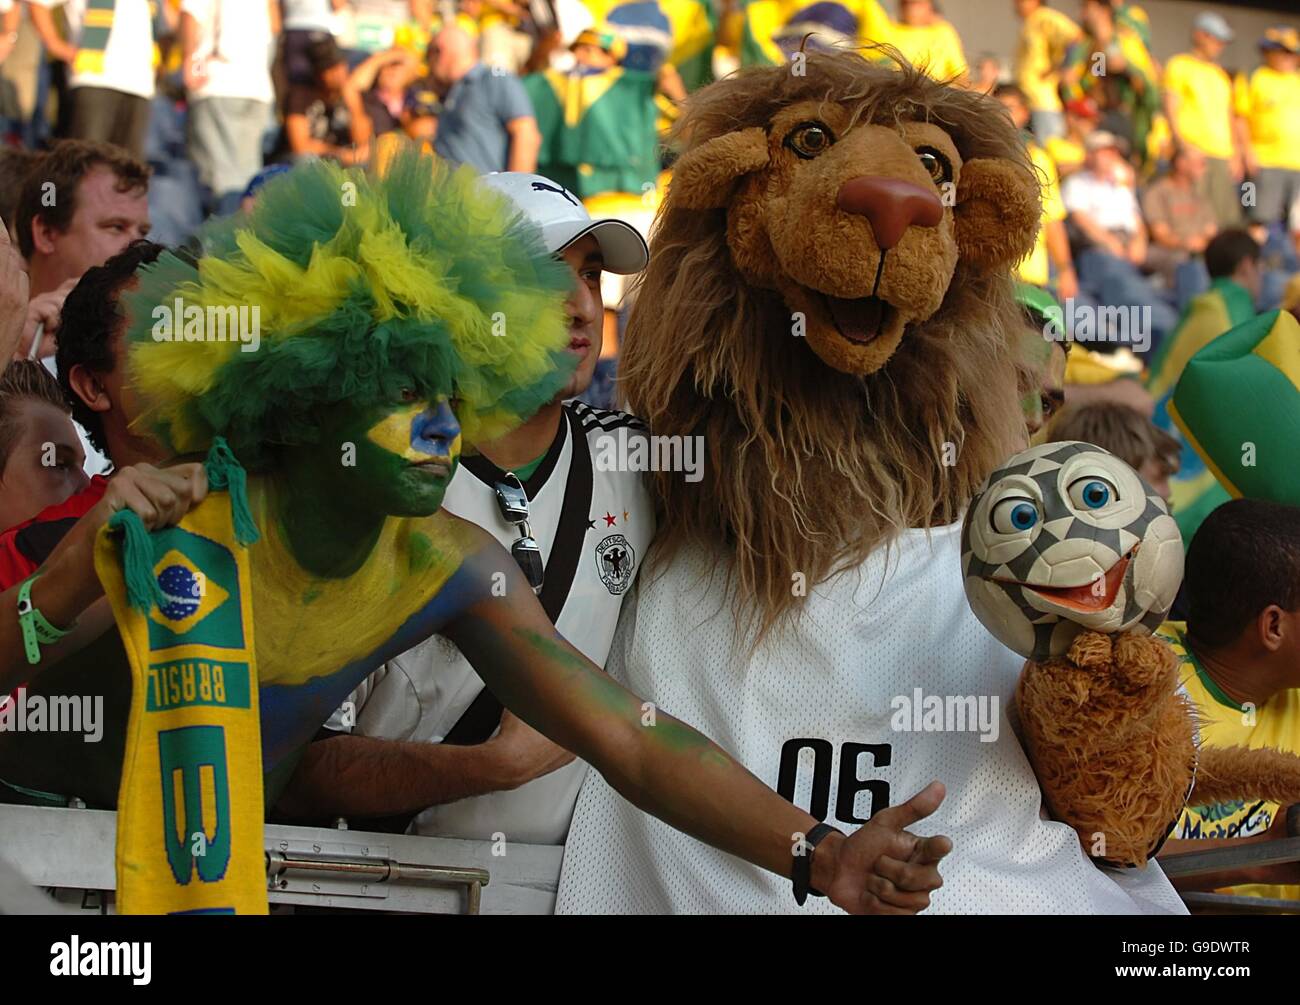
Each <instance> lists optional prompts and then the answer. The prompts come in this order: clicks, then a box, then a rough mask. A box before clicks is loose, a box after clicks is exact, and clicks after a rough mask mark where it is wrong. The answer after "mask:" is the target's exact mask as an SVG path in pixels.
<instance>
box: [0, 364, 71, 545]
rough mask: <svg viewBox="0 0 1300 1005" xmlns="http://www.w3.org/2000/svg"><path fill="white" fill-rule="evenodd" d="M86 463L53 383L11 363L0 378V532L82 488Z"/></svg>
mask: <svg viewBox="0 0 1300 1005" xmlns="http://www.w3.org/2000/svg"><path fill="white" fill-rule="evenodd" d="M85 461H86V454H85V451H84V450H83V449H82V446H81V442H80V440H79V439H78V438H77V430H76V427H75V426H73V424H72V409H71V408H69V407H68V404H67V403H66V402H65V401H64V399H63V394H62V393H61V392H60V391H59V384H58V381H56V380H55V379H54V377H53V376H52V375H51V374H50V372H49V371H48V370H46V369H45V367H43V366H42V365H41V364H40V363H37V362H35V361H27V360H16V361H14V362H12V363H10V364H9V366H8V367H7V368H6V369H5V371H4V374H3V376H0V531H4V530H7V529H9V528H10V527H12V526H14V525H15V524H19V523H22V522H23V521H25V520H28V519H30V518H31V517H33V516H35V515H36V514H37V513H39V512H40V511H41V510H43V509H45V508H46V507H47V506H55V505H58V504H59V503H61V502H63V501H64V500H65V499H67V498H68V496H70V495H73V494H74V493H76V492H80V491H81V490H82V489H84V488H85V487H86V485H87V484H88V479H87V477H86V474H85V472H84V471H83V470H82V465H84V464H85Z"/></svg>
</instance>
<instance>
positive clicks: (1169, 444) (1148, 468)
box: [1047, 401, 1179, 502]
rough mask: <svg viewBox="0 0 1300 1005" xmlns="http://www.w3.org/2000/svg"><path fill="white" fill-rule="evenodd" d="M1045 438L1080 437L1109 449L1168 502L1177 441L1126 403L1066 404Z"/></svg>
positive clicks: (1053, 441) (1174, 466)
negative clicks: (1067, 405)
mask: <svg viewBox="0 0 1300 1005" xmlns="http://www.w3.org/2000/svg"><path fill="white" fill-rule="evenodd" d="M1047 439H1048V442H1049V443H1061V442H1063V441H1065V440H1079V441H1081V442H1083V443H1092V444H1095V445H1097V446H1099V447H1101V448H1103V449H1105V450H1109V451H1110V452H1111V453H1112V454H1114V455H1115V456H1116V457H1118V458H1120V459H1121V460H1123V461H1124V462H1126V463H1127V464H1128V465H1129V467H1131V468H1133V470H1134V471H1136V472H1137V473H1138V474H1140V475H1141V476H1142V477H1143V478H1145V479H1146V481H1147V484H1148V485H1150V486H1151V487H1152V488H1153V489H1155V490H1156V492H1157V493H1158V494H1159V495H1160V498H1161V499H1163V500H1165V502H1168V501H1169V477H1170V475H1173V474H1176V473H1177V472H1178V453H1179V446H1178V443H1177V441H1176V440H1175V439H1174V438H1173V437H1172V436H1170V435H1169V434H1168V433H1166V432H1164V430H1162V429H1159V428H1157V427H1156V426H1154V425H1153V424H1152V423H1151V420H1150V419H1148V418H1146V417H1145V416H1144V415H1142V414H1141V413H1139V412H1137V411H1135V410H1134V409H1132V408H1129V407H1128V406H1127V405H1120V404H1117V403H1115V402H1108V401H1103V402H1097V403H1096V404H1091V405H1075V406H1069V407H1067V408H1065V410H1064V411H1062V412H1061V413H1060V414H1059V415H1057V416H1056V418H1055V419H1053V420H1052V424H1051V426H1050V427H1048V434H1047Z"/></svg>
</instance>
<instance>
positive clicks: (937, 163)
mask: <svg viewBox="0 0 1300 1005" xmlns="http://www.w3.org/2000/svg"><path fill="white" fill-rule="evenodd" d="M800 69H801V70H803V71H804V72H802V73H800V72H797V70H800ZM674 138H675V140H676V142H677V145H678V149H679V151H680V158H679V160H678V161H677V163H676V166H675V169H674V177H673V181H672V185H671V188H670V190H669V193H668V197H667V200H666V202H665V204H664V206H663V208H662V209H661V211H660V216H659V219H658V221H657V225H656V229H655V231H654V232H653V241H652V254H651V262H650V267H649V269H648V271H647V273H646V275H645V279H644V283H643V285H642V287H641V289H640V291H639V295H638V299H637V303H636V307H635V308H634V310H633V313H632V316H631V319H630V322H629V326H628V331H627V336H626V342H625V349H624V355H623V360H622V363H621V370H622V379H623V381H624V386H625V388H626V394H627V397H628V400H629V403H630V406H631V409H632V410H633V411H635V412H636V413H638V414H639V415H640V416H642V417H643V418H644V419H645V420H646V421H647V423H648V424H649V426H650V429H651V432H652V433H653V434H655V435H666V436H698V437H701V438H702V440H703V446H704V448H705V449H706V451H707V455H706V456H707V461H706V464H705V466H704V477H703V480H702V481H699V482H688V481H686V480H685V479H684V478H683V477H682V475H681V474H680V473H673V472H661V473H658V474H657V475H656V476H655V477H656V485H657V490H658V497H659V502H660V505H661V507H662V513H661V516H660V524H659V526H660V532H659V533H660V536H659V538H658V540H657V542H656V545H655V547H654V549H653V550H652V552H651V555H650V556H649V557H648V561H647V564H646V565H645V566H644V567H643V574H642V579H641V581H640V585H639V588H638V591H637V593H636V594H635V595H634V596H633V597H632V598H631V599H630V600H629V602H628V603H626V604H625V605H624V610H623V617H622V621H621V623H620V627H619V631H618V635H617V637H616V639H615V641H614V645H613V648H612V649H611V652H610V657H609V664H608V667H607V669H608V670H609V672H610V673H611V674H612V675H613V676H615V677H616V678H617V679H619V680H620V681H622V682H624V683H625V684H627V685H628V686H630V687H631V688H633V689H634V690H636V691H637V693H639V694H643V695H646V696H647V697H648V698H651V699H653V700H654V701H655V702H656V703H662V704H663V706H664V707H668V708H672V709H673V710H674V711H675V712H676V713H678V714H680V715H682V716H683V717H684V718H685V719H686V720H687V721H689V722H692V723H693V724H695V725H696V726H697V727H699V728H701V729H702V730H703V731H704V732H706V733H708V734H709V735H712V736H716V737H717V738H718V739H719V741H720V742H722V743H723V744H725V745H726V746H727V747H728V748H729V749H731V750H733V751H735V752H736V754H737V756H738V757H739V759H740V760H741V761H742V762H743V763H744V764H745V765H746V766H747V767H748V768H749V769H750V770H751V771H753V772H754V773H755V774H756V775H758V776H759V777H760V778H761V779H762V780H763V781H765V782H766V783H767V784H769V785H771V786H772V787H774V788H776V789H777V791H778V792H780V793H781V794H782V795H784V796H786V797H787V798H789V799H791V800H793V801H794V802H796V803H797V804H798V805H800V806H802V807H805V808H807V809H808V810H809V811H810V812H811V813H812V815H813V816H815V817H818V818H819V819H821V820H824V821H826V823H828V824H830V825H832V826H833V827H835V828H836V829H841V830H851V829H853V828H854V827H856V826H858V825H860V824H862V823H863V822H865V821H866V820H867V819H868V818H869V817H870V816H871V815H872V814H873V813H876V812H879V811H880V810H881V809H882V808H883V807H885V806H890V805H895V804H898V803H900V802H902V801H904V800H906V799H908V798H909V797H911V796H912V795H913V794H914V793H917V792H918V791H921V790H924V789H925V788H926V786H927V785H929V784H930V783H931V782H932V781H933V780H939V781H941V782H942V783H943V785H944V787H945V790H946V795H945V796H944V798H943V801H942V802H941V803H939V806H938V809H937V810H936V811H935V812H934V813H933V814H932V815H931V816H930V817H929V818H928V819H926V820H924V821H923V822H922V824H921V828H922V829H924V830H925V831H927V832H939V833H943V834H945V835H948V836H950V837H951V839H952V841H953V851H952V852H951V854H950V855H949V856H948V858H947V859H946V860H945V861H944V863H943V867H942V874H943V879H944V886H943V888H942V889H940V890H938V891H936V892H935V893H934V894H933V895H932V897H931V901H930V903H931V910H933V911H936V912H947V913H969V912H1000V913H1005V912H1070V913H1091V912H1109V913H1131V912H1151V911H1181V910H1182V907H1181V903H1180V901H1179V900H1178V898H1177V895H1176V894H1175V893H1174V891H1173V888H1172V887H1171V885H1170V884H1169V882H1168V880H1167V879H1166V878H1165V877H1164V875H1163V874H1162V873H1161V872H1160V870H1159V868H1158V867H1157V866H1155V865H1151V866H1148V867H1147V868H1145V869H1133V870H1111V869H1105V868H1100V867H1098V865H1096V864H1094V862H1093V861H1091V860H1090V859H1089V857H1088V855H1087V854H1086V851H1085V849H1084V848H1082V847H1081V844H1080V840H1079V838H1078V837H1077V835H1076V834H1075V831H1074V830H1073V829H1072V828H1071V827H1070V826H1068V825H1066V824H1064V823H1058V822H1054V821H1051V820H1049V819H1047V818H1046V814H1045V813H1044V812H1043V810H1042V805H1043V800H1042V795H1041V792H1040V788H1039V785H1038V782H1037V780H1036V778H1035V775H1034V772H1033V770H1032V768H1031V766H1030V763H1029V762H1028V760H1027V759H1026V757H1025V754H1024V752H1023V750H1022V748H1021V746H1020V743H1019V742H1018V740H1017V738H1016V736H1015V735H1014V733H1013V732H1012V729H1011V727H1010V725H1009V720H1008V718H1007V712H1008V709H1009V708H1010V706H1011V701H1012V697H1013V694H1014V691H1015V688H1016V684H1017V678H1018V676H1019V674H1020V670H1021V666H1022V660H1021V659H1020V658H1019V657H1017V656H1016V655H1015V654H1014V653H1012V652H1011V651H1010V650H1008V649H1006V648H1004V647H1003V646H1002V645H1001V644H1000V643H998V642H997V641H996V640H995V639H994V638H993V637H992V636H991V635H990V634H989V633H988V632H987V631H986V630H985V629H984V628H983V627H982V626H981V625H980V623H979V622H978V621H977V620H976V619H975V617H974V615H973V614H972V613H971V611H970V609H969V608H968V606H967V604H966V601H965V599H964V596H963V587H962V576H961V572H960V557H959V556H960V548H961V541H960V538H961V523H960V520H961V517H962V513H963V510H964V509H965V507H966V505H967V504H968V503H969V501H970V499H971V497H972V495H973V493H974V492H975V491H976V490H977V489H978V487H979V486H980V484H981V483H982V482H983V481H984V479H985V478H986V477H987V476H988V475H989V473H990V472H991V471H993V470H994V469H995V468H996V467H997V466H998V465H999V464H1000V463H1002V462H1003V461H1004V460H1005V459H1006V458H1007V457H1009V456H1010V455H1012V454H1013V453H1015V452H1016V451H1017V450H1019V449H1021V448H1022V447H1023V446H1024V442H1025V441H1024V437H1025V430H1024V421H1023V418H1022V416H1021V412H1020V409H1019V407H1018V393H1017V379H1016V378H1017V373H1016V359H1017V358H1018V355H1017V352H1018V346H1017V340H1018V339H1019V338H1020V330H1021V327H1022V323H1023V322H1022V319H1021V318H1020V315H1019V310H1020V308H1019V307H1018V306H1017V304H1016V302H1015V298H1014V287H1013V282H1012V267H1013V266H1014V264H1015V263H1016V262H1017V261H1018V260H1019V259H1021V258H1022V257H1023V256H1024V255H1025V254H1026V253H1028V252H1029V250H1030V249H1031V248H1032V246H1033V241H1034V236H1035V231H1036V228H1037V224H1038V219H1039V188H1038V183H1037V180H1036V177H1035V175H1034V174H1033V173H1032V170H1031V168H1030V165H1029V160H1028V157H1027V155H1026V152H1025V149H1024V146H1023V143H1022V142H1021V140H1020V138H1019V137H1018V135H1017V132H1016V130H1015V127H1014V126H1013V125H1012V124H1011V122H1010V120H1009V119H1007V117H1006V116H1005V114H1004V113H1003V112H1002V110H1001V109H1000V108H999V106H998V105H997V104H996V103H995V102H993V101H991V100H989V99H988V98H986V97H983V96H981V95H977V94H974V93H971V92H969V91H965V90H960V89H957V88H954V87H949V86H945V85H943V84H941V83H937V82H934V81H932V80H930V79H928V78H927V77H925V76H924V75H923V74H922V73H921V72H920V71H919V70H917V69H915V68H913V67H911V66H909V65H908V64H907V63H906V62H905V61H903V60H901V59H898V58H895V60H894V63H887V64H877V63H873V62H868V61H867V60H864V59H863V58H862V57H861V56H860V55H859V54H858V53H856V52H837V53H815V54H809V55H807V56H806V58H805V59H804V60H803V65H802V66H800V67H796V66H794V65H793V64H792V65H788V66H780V67H768V68H756V69H751V70H746V71H741V72H740V73H738V74H736V75H733V76H731V77H729V78H727V79H725V80H723V81H720V82H718V83H715V84H713V85H711V86H709V87H707V88H705V89H703V90H702V91H700V92H699V93H698V94H696V95H695V96H694V97H693V98H692V99H690V101H689V102H688V104H687V107H686V110H685V113H684V115H683V117H682V119H681V121H680V122H679V123H678V126H677V128H676V131H675V134H674ZM648 714H650V713H648ZM651 721H653V720H652V718H651ZM790 837H791V846H792V850H794V851H795V852H796V855H797V854H798V853H799V852H801V851H802V852H803V853H805V854H807V853H808V851H807V846H808V845H809V844H811V843H812V842H811V839H810V840H809V841H807V842H805V841H804V836H803V835H791V836H790ZM828 847H829V848H830V849H831V853H832V854H833V849H834V843H833V842H832V843H831V844H830V845H828ZM811 854H812V855H816V854H817V852H816V850H815V846H814V847H813V850H812V851H811ZM796 860H797V859H796ZM812 893H814V894H816V893H817V891H815V890H814V891H812ZM804 909H805V910H816V911H825V912H834V911H836V908H834V907H833V906H832V905H830V904H829V903H828V902H827V901H826V900H824V899H816V898H814V899H811V900H809V901H808V902H807V904H806V906H805V907H804ZM557 910H559V911H561V912H636V913H703V912H710V913H717V912H751V913H752V912H780V911H797V910H800V908H799V907H798V906H797V904H796V898H795V897H792V896H791V890H790V885H789V884H788V883H783V882H782V880H781V879H779V878H777V877H774V876H771V875H770V874H763V873H761V872H760V871H759V870H757V869H754V868H752V867H750V866H748V865H746V864H745V863H743V862H740V861H739V860H737V859H734V858H730V857H728V856H726V855H724V854H722V853H719V852H716V851H713V850H711V849H706V848H703V847H700V846H696V845H692V844H691V843H690V842H688V841H687V840H685V839H683V838H681V837H680V836H679V835H677V834H675V833H674V832H672V831H671V830H670V829H669V828H668V827H667V826H665V825H663V824H661V823H660V822H658V821H656V820H654V819H652V818H650V817H648V816H646V815H644V814H641V813H639V812H637V811H636V810H635V809H634V808H632V807H630V806H627V805H624V804H620V801H619V800H618V798H617V797H616V795H615V794H614V793H613V790H611V789H610V788H609V787H608V786H607V785H606V784H605V783H604V782H602V781H601V780H600V779H599V778H597V777H594V776H593V777H592V778H591V779H590V780H589V782H588V783H587V785H586V786H585V788H584V790H583V792H582V794H581V797H580V799H579V803H578V807H577V811H576V814H575V817H574V822H573V826H572V829H571V832H570V836H569V841H568V846H567V852H566V857H565V862H564V868H563V872H562V876H561V884H560V891H559V900H558V905H557Z"/></svg>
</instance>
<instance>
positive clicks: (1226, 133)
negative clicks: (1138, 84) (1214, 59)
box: [1164, 52, 1233, 160]
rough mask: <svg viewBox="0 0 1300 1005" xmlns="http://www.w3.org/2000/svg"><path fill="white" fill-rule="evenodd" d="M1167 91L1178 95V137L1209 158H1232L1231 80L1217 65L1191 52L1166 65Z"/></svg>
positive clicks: (1175, 58) (1165, 81)
mask: <svg viewBox="0 0 1300 1005" xmlns="http://www.w3.org/2000/svg"><path fill="white" fill-rule="evenodd" d="M1164 86H1165V90H1166V91H1168V92H1169V93H1170V94H1171V95H1175V96H1176V100H1177V106H1176V107H1177V110H1178V134H1179V138H1180V139H1182V140H1184V141H1185V142H1187V143H1190V144H1191V145H1192V146H1194V147H1196V148H1197V149H1198V150H1200V151H1202V152H1203V153H1204V154H1205V156H1207V157H1214V158H1217V159H1219V160H1227V159H1228V158H1230V157H1231V156H1232V150H1233V147H1232V105H1233V96H1232V79H1231V78H1230V77H1229V76H1228V73H1227V71H1226V70H1224V69H1223V67H1221V66H1219V64H1217V63H1209V62H1206V61H1205V60H1203V59H1200V58H1198V57H1196V56H1194V55H1192V54H1191V53H1190V52H1184V53H1181V54H1180V55H1177V56H1174V57H1173V58H1172V59H1170V60H1169V62H1168V64H1166V66H1165V80H1164Z"/></svg>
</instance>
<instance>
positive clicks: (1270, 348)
mask: <svg viewBox="0 0 1300 1005" xmlns="http://www.w3.org/2000/svg"><path fill="white" fill-rule="evenodd" d="M1169 413H1170V414H1171V415H1172V416H1173V418H1174V421H1175V422H1177V423H1178V427H1179V428H1180V429H1181V430H1182V431H1183V433H1184V435H1186V437H1187V440H1188V442H1190V443H1191V444H1192V446H1193V447H1195V448H1196V451H1197V453H1199V454H1200V455H1201V457H1203V458H1204V459H1205V463H1206V465H1208V467H1209V468H1210V470H1211V471H1213V472H1214V474H1215V477H1217V478H1218V480H1219V482H1220V483H1221V484H1222V485H1223V487H1224V488H1225V489H1227V490H1228V492H1230V493H1231V494H1232V495H1233V496H1234V497H1240V496H1246V497H1248V498H1251V499H1268V500H1270V501H1272V502H1279V503H1287V504H1289V505H1292V506H1298V505H1300V463H1297V460H1298V459H1300V451H1297V448H1296V444H1297V443H1300V322H1297V321H1296V319H1295V318H1294V317H1293V316H1292V315H1291V314H1289V313H1288V312H1286V311H1270V312H1269V313H1267V314H1261V315H1259V316H1258V317H1255V318H1252V319H1251V320H1249V321H1247V322H1246V323H1245V324H1240V325H1238V326H1237V327H1235V328H1233V329H1232V330H1231V331H1230V332H1228V333H1227V334H1225V335H1223V336H1222V337H1220V338H1217V339H1215V340H1214V341H1213V342H1211V343H1210V344H1209V345H1208V346H1206V347H1205V348H1204V349H1202V350H1201V351H1200V352H1198V353H1197V354H1196V355H1195V356H1193V357H1192V359H1191V360H1190V361H1189V362H1188V364H1187V367H1186V369H1184V371H1183V375H1182V377H1181V378H1180V379H1179V381H1178V386H1177V387H1176V388H1175V389H1174V395H1173V400H1172V401H1171V402H1170V405H1169Z"/></svg>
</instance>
